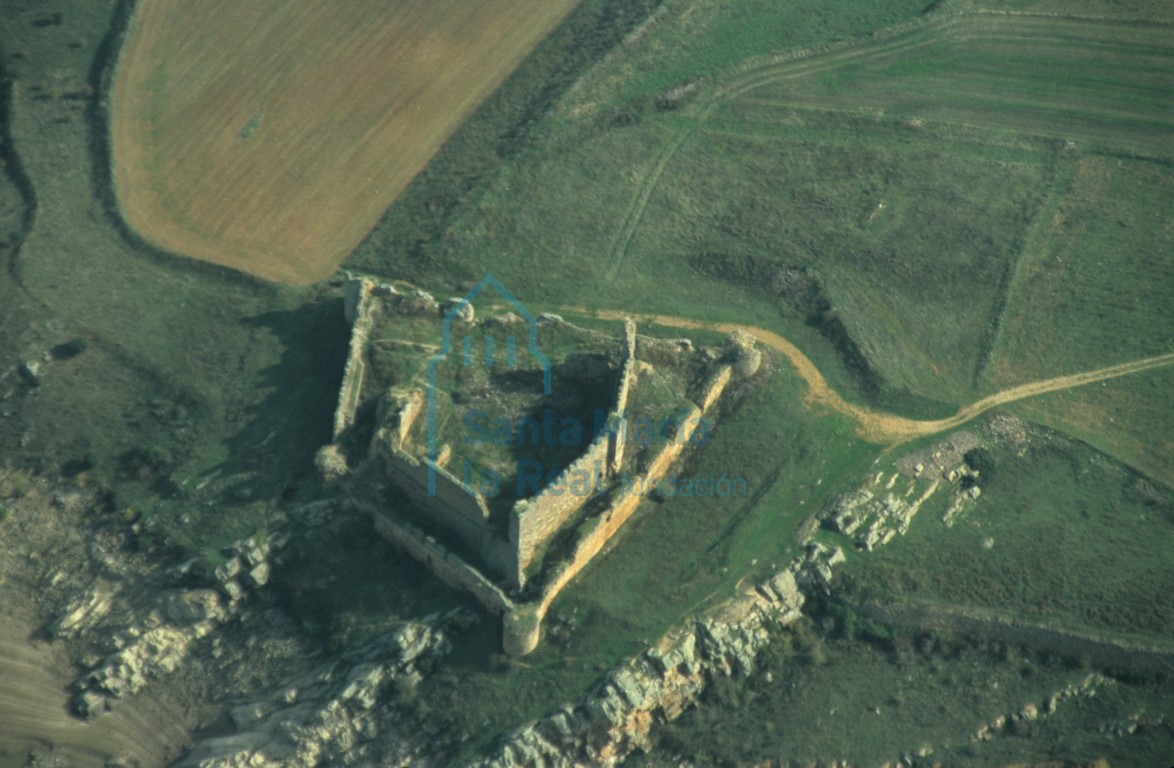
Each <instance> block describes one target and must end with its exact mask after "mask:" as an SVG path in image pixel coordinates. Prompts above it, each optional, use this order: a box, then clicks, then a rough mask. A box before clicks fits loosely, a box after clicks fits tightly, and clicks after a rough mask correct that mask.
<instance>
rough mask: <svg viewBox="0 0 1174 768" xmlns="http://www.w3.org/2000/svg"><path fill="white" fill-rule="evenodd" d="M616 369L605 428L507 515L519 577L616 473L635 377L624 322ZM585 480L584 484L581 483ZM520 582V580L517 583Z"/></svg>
mask: <svg viewBox="0 0 1174 768" xmlns="http://www.w3.org/2000/svg"><path fill="white" fill-rule="evenodd" d="M620 354H621V366H620V376H619V381H618V382H617V384H616V394H615V398H614V400H613V401H612V409H611V411H610V413H609V414H608V418H607V422H606V426H605V428H604V429H603V430H602V431H601V432H600V433H599V434H598V435H596V437H595V439H594V440H593V441H591V444H590V445H588V446H587V448H586V450H585V451H584V452H583V453H582V454H580V456H579V457H578V458H577V459H575V461H574V462H572V463H571V465H570V466H568V467H567V468H566V469H565V470H563V472H562V473H561V474H560V475H559V476H558V477H557V478H556V479H555V480H554V481H553V482H552V483H550V484H549V485H548V486H547V487H546V488H545V489H544V490H543V491H542V492H540V493H539V494H538V495H536V496H534V497H533V498H530V499H523V500H522V501H519V502H518V503H517V504H516V505H515V506H514V510H513V514H511V515H510V543H511V544H512V545H513V546H514V548H515V550H516V552H517V558H518V564H517V565H518V572H519V574H521V573H522V572H524V571H525V570H526V568H528V567H529V566H530V564H531V563H532V562H533V560H534V556H535V555H536V554H537V553H538V551H539V550H540V549H541V548H542V547H543V545H545V544H546V542H547V541H549V540H550V538H551V537H552V536H553V535H554V534H555V533H556V532H558V530H559V529H560V528H561V527H562V526H563V525H565V524H566V523H567V522H568V521H569V520H570V519H571V518H572V517H574V516H575V513H576V512H578V511H579V510H580V509H581V508H582V507H583V505H584V504H586V503H587V502H588V501H589V500H590V499H591V498H592V497H593V496H595V495H596V494H597V493H602V492H604V491H606V490H607V487H608V485H609V481H610V480H611V479H612V478H613V477H614V476H615V475H616V473H618V472H619V470H620V465H621V463H622V462H623V456H624V440H625V439H626V437H627V421H626V417H625V416H624V411H625V409H626V408H627V407H628V393H629V392H630V391H631V388H632V384H633V382H634V381H635V377H636V324H635V323H634V322H632V321H631V320H630V319H628V320H625V321H624V342H623V346H622V348H621V353H620ZM586 478H589V479H586ZM522 582H523V579H522V577H521V576H520V575H519V578H518V584H519V586H520V585H521V584H522Z"/></svg>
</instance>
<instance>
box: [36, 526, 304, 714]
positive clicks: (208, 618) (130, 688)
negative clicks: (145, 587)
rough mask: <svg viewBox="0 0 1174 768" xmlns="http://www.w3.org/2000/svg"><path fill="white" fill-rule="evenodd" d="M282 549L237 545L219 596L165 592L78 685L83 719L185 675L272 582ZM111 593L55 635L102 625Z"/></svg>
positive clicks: (57, 625)
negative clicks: (202, 649) (200, 649)
mask: <svg viewBox="0 0 1174 768" xmlns="http://www.w3.org/2000/svg"><path fill="white" fill-rule="evenodd" d="M281 543H282V542H281V540H278V541H270V540H268V539H263V538H257V537H250V538H248V539H245V540H243V541H238V542H235V543H234V544H232V545H231V546H229V547H227V548H226V550H225V554H226V555H227V559H226V560H225V561H224V562H223V563H221V564H220V565H219V566H217V568H216V569H215V571H214V576H215V579H216V581H217V582H218V587H219V588H218V589H211V588H201V589H176V590H165V591H164V592H162V593H161V594H160V596H159V599H158V601H157V602H155V603H154V604H153V605H151V606H148V607H147V608H146V609H144V610H143V611H142V612H141V613H140V614H138V616H137V618H135V619H134V620H133V622H132V623H130V624H129V625H127V626H124V627H123V628H121V629H118V630H116V631H113V632H111V633H110V634H108V635H107V636H106V637H105V639H104V641H103V645H104V646H105V650H104V651H103V652H104V653H105V654H106V655H105V656H104V657H103V658H102V660H101V661H100V662H98V664H97V665H96V666H95V667H94V668H93V669H92V670H91V671H89V672H87V673H86V674H84V675H82V676H81V677H80V678H78V680H77V681H75V682H74V684H73V688H74V691H75V692H76V695H75V696H74V698H73V707H74V709H75V710H76V711H77V713H78V714H80V715H81V716H82V717H85V718H87V719H93V718H95V717H98V716H99V715H101V714H103V713H105V712H109V711H110V710H111V709H113V708H114V707H115V706H117V704H118V703H119V701H121V700H124V699H126V698H129V697H131V696H133V695H135V694H137V693H139V692H140V691H142V690H143V688H145V687H146V686H147V685H148V683H149V682H150V681H151V680H157V679H159V678H161V677H164V676H165V675H169V674H171V673H172V672H174V671H175V670H177V669H178V668H179V667H180V665H181V664H183V662H184V660H185V659H186V658H187V657H188V655H189V654H190V653H191V649H192V646H193V644H194V643H195V642H196V641H198V640H200V639H201V638H204V637H206V636H208V635H209V634H211V633H212V632H213V631H214V630H215V629H216V628H217V627H218V626H219V625H221V624H222V623H224V622H225V621H227V620H228V619H229V617H230V616H231V615H232V614H233V613H234V612H235V610H236V606H237V604H238V603H239V602H240V601H241V600H243V599H244V597H245V596H246V594H247V591H248V590H251V589H257V588H259V587H262V586H264V585H265V584H266V583H268V581H269V574H270V564H269V559H268V558H269V556H270V554H271V552H272V551H273V549H274V547H275V546H280V544H281ZM185 565H186V566H188V567H185V568H183V569H182V571H181V572H182V573H185V574H186V572H187V571H188V570H189V568H190V563H188V564H185ZM104 594H105V593H104V591H103V589H102V588H101V587H98V588H95V591H94V593H93V596H92V597H88V598H85V599H83V600H79V601H78V602H77V603H76V605H74V604H71V607H70V610H68V611H67V612H66V613H65V615H63V616H62V617H61V618H60V619H58V620H57V621H56V622H54V624H53V625H51V627H50V629H51V631H52V630H56V633H57V634H58V635H59V636H70V634H71V633H72V634H76V633H78V632H79V631H80V628H81V627H85V626H93V624H94V623H96V622H97V620H98V619H97V618H94V617H95V616H98V617H99V618H100V617H101V615H102V614H103V613H104V611H105V610H108V609H109V602H110V599H109V597H108V596H107V597H105V598H104V597H103V595H104ZM103 605H106V608H105V609H103V608H102V606H103Z"/></svg>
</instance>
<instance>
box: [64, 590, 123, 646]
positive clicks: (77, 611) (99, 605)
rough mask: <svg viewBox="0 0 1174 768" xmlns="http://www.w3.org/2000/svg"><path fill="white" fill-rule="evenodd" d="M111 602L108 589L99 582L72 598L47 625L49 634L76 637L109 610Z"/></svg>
mask: <svg viewBox="0 0 1174 768" xmlns="http://www.w3.org/2000/svg"><path fill="white" fill-rule="evenodd" d="M111 604H112V599H111V594H110V591H109V590H108V589H107V588H106V586H105V585H102V584H99V585H98V586H96V587H95V588H94V590H93V591H92V592H90V593H89V594H84V595H81V596H80V597H78V598H76V599H74V600H73V602H71V603H70V604H69V605H68V606H67V607H66V609H65V612H64V613H63V614H62V615H61V616H60V617H59V618H58V619H57V620H56V621H54V622H53V623H52V624H50V625H49V634H50V635H52V636H53V637H55V638H68V637H76V636H77V635H79V634H81V633H82V632H84V631H86V630H87V629H89V628H90V627H92V626H94V625H95V624H97V623H98V622H99V621H101V620H102V618H103V617H104V616H105V615H106V614H107V613H109V612H110V606H111Z"/></svg>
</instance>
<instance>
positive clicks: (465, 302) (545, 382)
mask: <svg viewBox="0 0 1174 768" xmlns="http://www.w3.org/2000/svg"><path fill="white" fill-rule="evenodd" d="M490 287H492V288H493V289H494V290H495V291H497V292H498V293H499V294H500V295H501V297H502V298H503V299H505V301H506V303H507V304H509V305H510V307H512V308H513V310H514V311H515V312H517V313H518V314H519V315H521V316H522V318H523V319H525V321H526V327H527V348H528V349H529V351H530V354H531V355H533V356H534V357H535V359H537V360H538V361H540V362H541V363H542V394H543V395H544V396H546V397H549V396H550V392H551V365H550V359H549V358H548V357H547V356H546V355H544V354H543V353H542V351H541V350H540V349H538V321H537V320H536V319H535V318H534V315H532V314H531V313H530V310H528V309H527V308H526V305H525V304H523V303H522V302H521V301H519V300H518V298H517V297H516V296H514V294H513V293H511V292H510V290H509V289H508V288H506V287H505V286H504V285H503V284H502V282H501V281H500V280H498V279H497V277H495V276H494V275H493V273H492V272H487V273H486V274H485V277H483V278H481V281H480V282H479V283H477V285H475V286H474V287H473V289H472V290H470V291H469V292H468V293H467V294H465V295H464V297H463V298H461V300H460V301H458V302H456V303H455V304H454V305H453V306H451V307H449V309H448V311H447V312H445V313H444V319H443V320H442V321H441V341H440V350H439V351H438V352H437V353H436V354H435V355H433V356H432V357H431V358H429V360H428V495H429V496H435V495H436V466H437V465H436V460H437V456H438V446H437V444H436V366H438V365H440V364H441V363H442V362H444V361H445V360H446V359H447V358H448V354H449V352H451V351H452V321H453V318H455V317H458V316H459V315H461V314H462V313H463V312H464V310H465V308H466V307H469V306H471V305H472V303H473V300H474V299H476V298H477V297H478V296H479V295H481V292H482V291H484V290H485V289H486V288H490ZM508 338H511V339H512V338H513V337H512V336H511V337H508ZM490 362H491V361H490Z"/></svg>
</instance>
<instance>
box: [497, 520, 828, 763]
mask: <svg viewBox="0 0 1174 768" xmlns="http://www.w3.org/2000/svg"><path fill="white" fill-rule="evenodd" d="M842 560H843V553H842V552H841V551H840V550H839V549H834V548H828V547H824V546H822V545H819V544H815V543H812V544H809V545H808V549H807V551H806V553H805V554H804V556H803V557H801V558H799V559H798V560H796V561H795V562H794V563H792V564H791V565H790V566H789V567H788V568H786V569H785V570H783V571H780V572H779V573H777V574H775V575H774V576H773V577H771V578H770V579H767V580H766V581H764V582H762V583H761V584H758V585H757V586H755V587H752V588H750V589H748V590H747V591H745V592H744V593H742V594H741V595H739V596H738V597H737V598H735V599H734V600H732V601H730V602H728V603H725V604H724V605H722V606H720V607H719V608H718V609H716V610H714V611H711V612H709V613H707V614H706V615H704V616H702V617H700V618H698V619H696V620H693V621H691V622H690V623H689V624H688V625H687V626H685V627H684V628H682V629H680V630H679V631H677V632H676V633H674V634H671V635H669V636H667V637H665V638H663V639H662V640H661V642H660V643H659V644H658V645H657V646H656V647H654V648H650V649H649V650H647V651H645V652H644V653H642V654H640V655H639V656H636V657H634V658H632V659H629V660H628V661H626V662H624V663H623V664H621V665H619V666H618V667H616V668H614V669H613V670H611V672H609V673H608V674H607V675H605V676H604V678H603V680H602V681H601V682H600V683H599V684H598V685H597V686H596V687H595V688H594V689H593V690H592V691H591V692H589V693H588V694H587V695H585V696H584V697H583V698H582V699H580V700H579V701H578V702H577V703H576V704H573V705H572V704H567V705H564V706H563V707H562V708H561V709H559V710H558V711H556V712H554V713H553V714H550V715H548V716H546V717H544V718H542V719H541V720H539V721H537V722H536V723H533V724H531V725H528V726H526V727H525V728H522V729H520V730H518V731H515V732H514V733H512V734H510V735H509V736H508V737H507V738H506V739H505V740H504V741H503V742H502V743H501V744H500V745H499V746H498V748H497V750H496V751H495V753H494V754H493V755H492V756H490V757H488V758H486V759H484V760H480V761H478V762H476V763H474V765H475V766H477V767H478V768H507V766H518V765H526V766H566V765H615V764H617V763H619V762H620V761H621V760H623V759H624V758H625V757H626V756H628V755H630V754H631V753H632V752H635V751H637V750H648V749H650V748H651V741H650V733H651V730H652V728H653V727H654V726H655V725H656V724H658V723H664V722H667V721H670V720H673V719H675V718H676V717H677V716H679V715H680V714H681V712H683V711H684V710H685V709H686V708H687V707H688V706H689V705H690V704H691V703H692V702H693V701H695V700H696V698H697V697H698V696H699V695H700V694H701V692H702V691H703V690H704V689H705V687H706V685H707V684H708V682H709V681H710V680H711V679H714V678H715V677H719V676H728V675H748V674H750V673H751V672H752V671H753V670H754V665H755V661H756V659H757V657H758V654H759V652H761V651H762V649H763V648H765V647H766V646H767V645H768V644H769V643H770V641H771V637H772V630H773V629H775V628H777V627H779V626H784V625H786V624H789V623H791V622H793V621H795V620H796V619H797V618H799V616H800V615H801V608H802V606H803V603H804V600H805V596H804V591H803V590H804V589H806V588H811V589H824V588H826V586H827V585H828V584H829V583H830V579H831V577H832V566H833V565H834V564H836V563H838V562H841V561H842ZM804 585H808V586H807V587H805V586H804Z"/></svg>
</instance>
